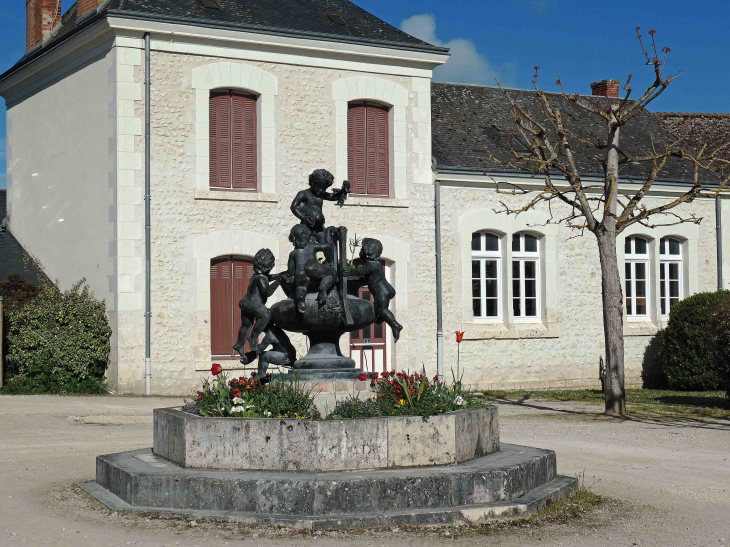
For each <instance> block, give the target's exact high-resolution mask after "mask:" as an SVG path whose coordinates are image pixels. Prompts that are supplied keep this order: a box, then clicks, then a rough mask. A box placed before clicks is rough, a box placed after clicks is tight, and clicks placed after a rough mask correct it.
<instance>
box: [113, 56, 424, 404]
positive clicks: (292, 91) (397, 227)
mask: <svg viewBox="0 0 730 547" xmlns="http://www.w3.org/2000/svg"><path fill="white" fill-rule="evenodd" d="M221 61H222V59H221V58H213V57H203V56H191V55H182V54H174V53H164V52H156V51H153V55H152V74H153V75H154V76H153V86H152V99H151V100H152V150H151V154H152V198H151V204H152V295H153V296H152V310H153V311H152V319H153V324H152V363H153V391H154V392H155V393H185V392H189V391H190V390H192V389H193V388H195V387H196V386H197V385H198V384H199V381H200V377H201V376H202V375H205V374H206V372H204V371H207V370H209V369H210V365H211V357H210V309H209V308H210V296H209V283H210V281H209V278H208V276H209V273H208V272H209V259H210V258H212V257H215V256H222V255H237V256H249V257H250V256H252V255H253V253H255V251H256V250H257V249H258V248H260V247H263V246H268V247H269V248H271V250H272V251H273V252H274V254H275V255H276V258H277V266H276V269H275V270H274V271H281V270H282V269H284V268H285V267H286V261H287V258H288V254H289V251H290V250H291V245H290V243H289V241H288V239H287V238H288V233H289V230H290V228H291V226H293V225H294V224H295V223H296V219H295V218H294V216H293V215H292V214H291V212H290V211H289V205H290V203H291V200H292V199H293V197H294V195H295V194H296V192H298V191H299V190H301V189H303V188H305V187H306V184H307V177H308V175H309V173H310V172H311V171H312V170H314V169H316V168H320V167H325V168H328V169H330V170H331V171H332V172H333V173H334V172H335V171H336V165H337V150H336V149H337V147H336V144H335V141H336V127H337V116H338V113H339V114H341V113H340V112H338V107H337V101H336V100H335V97H334V91H333V89H334V88H335V87H336V86H335V82H338V81H340V80H342V79H347V78H351V77H356V80H357V79H362V80H363V81H364V82H365V88H364V89H365V91H364V92H365V93H368V92H369V90H370V88H369V87H368V85H371V87H372V89H375V88H376V87H383V82H385V84H388V83H392V84H394V85H393V88H398V87H400V88H402V89H403V90H404V94H405V96H402V97H400V98H399V101H401V103H402V104H404V105H406V106H405V107H404V108H402V110H401V111H400V113H399V114H398V115H402V116H404V118H405V123H404V124H403V129H404V130H405V132H406V138H405V139H404V140H405V150H396V151H395V152H396V154H399V155H400V157H401V158H402V159H400V160H396V159H395V158H394V161H393V165H395V161H398V162H399V163H398V166H399V167H400V165H401V163H402V162H405V163H404V166H403V167H402V169H403V171H402V173H403V175H404V176H405V193H404V195H402V196H400V199H395V198H392V199H374V198H371V199H366V198H357V197H353V198H351V199H350V200H348V204H347V205H346V206H345V207H343V208H342V209H340V208H338V207H336V205H334V204H333V203H326V204H325V215H326V217H327V223H328V225H345V226H347V227H348V229H349V233H350V235H351V236H354V235H355V234H356V235H357V236H358V237H376V238H379V239H381V241H383V244H384V252H383V258H385V259H386V260H387V261H392V262H393V263H394V268H393V270H394V281H395V283H394V284H395V287H396V290H397V291H398V296H397V297H396V300H395V301H394V303H393V306H394V309H395V313H396V315H397V317H398V320H399V321H400V322H401V323H403V325H404V326H405V330H404V331H403V334H402V336H401V339H400V341H399V342H398V343H397V344H391V346H392V350H393V355H392V360H391V365H392V367H393V368H398V369H405V368H410V369H411V370H413V369H416V368H418V369H420V368H421V367H422V366H426V367H427V368H428V369H429V370H433V369H435V355H436V351H435V320H436V313H435V283H434V279H435V272H434V263H433V256H434V244H433V231H434V225H433V222H434V221H433V187H432V185H431V178H430V177H424V176H423V173H424V170H423V163H424V161H425V160H424V158H426V160H428V159H429V158H430V118H429V117H428V116H426V117H425V119H424V116H423V113H422V112H421V110H424V109H425V110H426V111H427V112H428V108H429V105H430V100H429V99H430V98H426V99H424V97H423V96H422V95H423V93H422V90H423V89H426V90H427V89H428V79H425V78H415V77H399V76H389V75H380V74H378V75H373V74H362V73H356V72H351V71H345V70H334V69H325V68H311V67H304V66H297V65H284V64H274V63H260V62H248V61H231V63H232V64H237V65H245V66H250V67H252V70H254V71H255V70H256V69H258V70H259V71H261V72H263V73H266V74H270V75H272V76H273V77H274V78H275V80H276V83H277V85H276V94H275V95H274V96H273V100H274V116H273V117H274V123H275V126H274V130H273V140H274V144H275V147H276V149H275V158H276V163H275V177H274V185H275V186H274V189H275V191H274V192H270V191H268V192H258V193H251V194H246V193H240V192H236V193H226V192H210V191H201V189H200V188H197V187H196V185H198V180H197V178H198V177H197V176H196V172H199V170H200V167H199V165H198V164H199V163H200V162H201V161H202V158H201V153H200V147H199V144H198V141H197V140H196V123H197V122H198V121H199V113H200V108H199V107H200V106H201V105H200V102H199V99H198V98H197V91H196V89H195V87H194V85H193V72H194V70H195V69H198V68H200V67H205V66H209V65H219V64H220V63H221ZM244 70H245V69H244ZM135 74H136V78H137V81H138V82H141V81H143V78H144V74H143V72H142V67H137V69H136V72H135ZM378 82H380V83H378ZM213 83H214V84H215V82H213ZM224 85H225V82H224ZM359 98H368V97H367V96H365V97H359ZM196 101H197V104H196ZM424 101H425V105H424ZM345 104H346V103H345ZM135 105H136V107H135V112H136V114H139V113H140V112H143V110H142V109H143V107H144V105H143V103H142V102H141V101H138V102H136V103H135ZM424 134H426V135H428V138H429V140H428V144H429V149H428V150H425V149H424V148H423V147H424V144H423V142H420V141H423V137H422V135H424ZM419 137H420V141H419V142H418V143H416V141H417V140H418V139H419ZM137 139H138V140H137V145H138V148H137V150H143V148H144V147H143V144H144V143H143V140H142V136H141V135H140V136H139V137H137ZM414 143H415V145H414ZM425 181H427V182H428V184H423V182H425ZM340 182H341V181H340V180H338V181H337V185H339V184H340ZM136 291H137V293H138V294H139V295H140V297H141V296H142V295H143V292H142V291H143V286H141V285H139V284H137V285H136ZM276 297H282V295H280V294H278V293H277V295H275V298H276ZM142 302H143V300H142ZM138 315H139V314H138ZM135 325H136V328H135V329H130V331H129V332H128V333H127V335H126V339H127V340H129V341H131V343H133V344H135V346H136V347H137V348H140V347H141V344H142V342H143V340H144V331H143V321H140V322H138V323H136V324H135ZM345 339H346V336H345V337H343V340H345ZM135 340H136V342H135ZM294 342H295V345H297V347H298V350H299V351H300V352H302V351H303V350H305V347H304V340H303V337H301V336H295V338H294ZM343 349H345V348H343ZM139 357H140V355H139V351H134V352H130V354H129V355H128V358H127V360H126V361H125V362H124V363H122V362H120V365H119V376H118V380H119V383H118V385H119V388H120V389H121V390H123V391H127V392H129V391H133V392H140V391H141V390H142V389H143V382H141V379H142V376H141V374H140V373H141V371H142V370H143V365H144V363H143V360H141V359H140V358H139ZM221 363H222V364H223V365H224V367H225V366H226V365H234V364H237V361H221Z"/></svg>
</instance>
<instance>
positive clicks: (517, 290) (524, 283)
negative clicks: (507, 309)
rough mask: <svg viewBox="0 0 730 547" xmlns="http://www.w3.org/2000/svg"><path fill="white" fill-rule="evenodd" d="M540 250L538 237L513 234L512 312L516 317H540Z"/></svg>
mask: <svg viewBox="0 0 730 547" xmlns="http://www.w3.org/2000/svg"><path fill="white" fill-rule="evenodd" d="M539 272H540V251H539V249H538V241H537V237H535V236H533V235H530V234H515V235H514V236H512V313H513V315H514V317H515V319H539V318H540V299H539V296H538V295H539V291H538V287H539V281H540V273H539Z"/></svg>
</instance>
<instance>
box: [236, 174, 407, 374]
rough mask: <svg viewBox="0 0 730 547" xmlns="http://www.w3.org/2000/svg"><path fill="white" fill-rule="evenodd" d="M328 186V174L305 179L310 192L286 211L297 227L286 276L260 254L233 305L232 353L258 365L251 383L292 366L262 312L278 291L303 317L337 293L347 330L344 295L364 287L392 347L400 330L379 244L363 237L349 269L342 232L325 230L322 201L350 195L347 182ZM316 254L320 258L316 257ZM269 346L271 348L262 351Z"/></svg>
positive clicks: (285, 343) (284, 343)
mask: <svg viewBox="0 0 730 547" xmlns="http://www.w3.org/2000/svg"><path fill="white" fill-rule="evenodd" d="M333 183H334V177H333V176H332V174H331V173H330V172H329V171H327V170H325V169H317V170H315V171H314V172H312V174H311V175H310V176H309V188H307V189H305V190H302V191H300V192H299V193H297V195H296V196H295V198H294V200H293V201H292V204H291V211H292V213H293V214H294V216H295V217H297V219H299V221H300V223H299V224H297V225H296V226H294V227H293V228H292V229H291V232H290V234H289V241H290V242H291V243H292V245H293V246H294V249H293V250H292V251H291V252H290V253H289V259H288V261H287V270H286V271H285V272H281V273H279V274H272V273H271V270H273V269H274V266H275V263H276V259H275V257H274V254H273V253H272V252H271V251H270V250H269V249H260V250H259V251H258V252H257V253H256V256H255V257H254V260H253V269H254V275H253V277H252V278H251V281H250V283H249V286H248V290H247V292H246V295H245V296H244V297H243V298H242V299H241V301H240V302H239V304H238V305H239V307H240V308H241V328H240V329H239V331H238V340H237V341H236V344H235V345H234V346H233V348H234V349H235V350H236V351H237V352H238V353H239V354H240V355H241V363H243V364H244V365H245V364H248V363H251V362H253V361H254V360H256V359H258V360H259V364H258V370H257V372H256V374H255V375H254V378H256V379H261V378H263V377H264V376H265V375H266V371H267V369H268V367H269V365H270V364H273V365H278V366H289V367H291V366H294V363H295V361H296V351H295V349H294V347H293V346H292V344H291V342H290V340H289V337H288V336H287V334H286V333H285V332H284V330H283V329H282V328H281V326H278V325H276V324H275V323H276V322H275V321H272V314H271V311H270V310H269V308H267V307H266V302H267V300H268V298H269V297H270V296H272V295H273V294H274V292H275V291H276V289H277V288H279V287H281V288H282V290H283V291H284V293H285V294H286V296H287V297H288V298H290V299H293V301H294V305H295V307H296V310H297V313H299V314H302V315H303V314H305V313H307V312H308V310H307V306H317V307H322V306H324V305H325V303H326V302H327V299H328V296H329V295H330V293H331V292H332V291H338V292H339V295H338V296H339V299H340V300H339V301H341V304H342V306H341V310H342V311H341V313H342V315H343V317H342V321H343V323H344V324H345V325H348V324H351V323H352V320H351V319H350V318H349V310H348V296H347V294H348V290H350V291H352V290H353V288H359V287H360V286H364V285H367V286H368V290H369V291H370V294H371V295H372V297H373V306H374V312H375V317H374V318H375V321H376V322H378V323H380V322H382V321H385V322H386V323H387V324H388V325H389V326H390V328H391V330H392V332H393V340H394V341H396V342H397V341H398V338H399V336H400V332H401V330H402V329H403V327H402V326H401V325H400V323H398V321H396V318H395V316H394V315H393V312H392V311H390V309H389V305H390V301H391V300H392V299H393V298H394V297H395V289H394V288H393V286H392V285H391V284H390V283H388V280H387V279H386V277H385V272H384V270H383V266H382V264H381V260H380V255H381V253H382V251H383V246H382V244H381V243H380V241H378V240H377V239H371V238H364V239H363V240H362V242H361V245H360V261H361V264H360V265H358V266H356V267H351V266H349V264H348V262H347V255H346V249H347V229H346V228H344V227H339V228H336V227H334V226H329V227H327V226H325V217H324V213H323V212H322V206H323V203H324V201H325V200H326V201H334V202H336V203H337V204H338V205H339V206H340V207H342V205H343V204H344V202H345V200H346V199H347V195H348V193H349V191H350V183H349V182H348V181H344V182H343V184H342V188H340V189H336V190H334V191H332V192H329V191H328V190H329V188H330V187H331V186H332V185H333ZM319 253H321V254H322V255H323V256H322V257H321V258H320V257H318V254H319ZM353 280H355V281H354V282H353ZM310 292H311V293H313V294H316V297H315V298H313V299H312V301H310V302H309V303H308V301H307V294H309V293H310ZM262 335H263V337H262ZM259 338H261V340H260V342H259ZM246 343H248V346H249V348H250V351H248V352H246V351H245V349H244V348H245V345H246ZM269 347H271V349H269V350H268V351H267V348H269Z"/></svg>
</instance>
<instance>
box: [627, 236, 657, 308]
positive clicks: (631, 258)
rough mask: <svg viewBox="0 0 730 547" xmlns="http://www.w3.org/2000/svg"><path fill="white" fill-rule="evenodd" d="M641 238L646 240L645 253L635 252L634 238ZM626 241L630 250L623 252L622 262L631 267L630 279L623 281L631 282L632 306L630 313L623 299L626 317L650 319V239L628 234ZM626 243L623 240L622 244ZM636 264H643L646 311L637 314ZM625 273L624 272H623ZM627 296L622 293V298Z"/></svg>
mask: <svg viewBox="0 0 730 547" xmlns="http://www.w3.org/2000/svg"><path fill="white" fill-rule="evenodd" d="M637 238H639V239H642V240H643V241H645V242H646V253H643V254H638V253H636V239H637ZM626 241H628V242H629V246H630V252H624V263H625V264H627V265H629V268H630V269H631V279H630V280H629V279H625V280H624V282H625V283H630V284H631V297H630V298H631V300H632V306H631V313H629V310H628V306H626V302H625V300H624V306H625V307H626V319H627V320H628V321H632V322H633V321H650V320H651V305H652V303H651V300H652V299H651V286H652V285H651V260H650V254H649V248H650V246H651V241H650V240H649V239H648V238H646V237H643V236H640V235H632V236H628V237H627V238H626ZM625 244H626V243H625V242H624V245H625ZM636 264H644V272H645V278H644V283H645V286H644V293H645V296H644V297H643V298H645V299H646V306H645V307H646V313H645V314H641V315H639V314H637V313H636ZM624 275H625V272H624ZM626 292H627V291H626V285H624V293H626ZM627 298H629V296H628V295H627V294H624V299H627Z"/></svg>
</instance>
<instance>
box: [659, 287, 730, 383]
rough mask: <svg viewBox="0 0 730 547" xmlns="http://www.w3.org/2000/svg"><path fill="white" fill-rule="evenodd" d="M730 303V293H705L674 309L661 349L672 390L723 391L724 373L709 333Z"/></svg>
mask: <svg viewBox="0 0 730 547" xmlns="http://www.w3.org/2000/svg"><path fill="white" fill-rule="evenodd" d="M728 300H730V291H725V290H723V291H717V292H705V293H698V294H695V295H692V296H690V297H688V298H685V299H684V300H682V301H680V302H678V303H677V304H675V305H674V306H673V307H672V310H671V312H670V314H669V323H668V325H667V328H666V329H664V331H663V333H662V340H661V346H660V348H659V356H660V358H661V361H662V367H663V369H664V373H665V374H666V377H667V381H668V383H669V387H670V388H671V389H681V390H711V389H720V383H721V380H720V374H719V371H718V369H717V366H716V361H715V356H714V349H713V347H714V346H713V342H712V337H711V336H710V335H709V333H710V328H711V323H712V318H713V316H714V315H715V313H717V310H718V308H719V306H720V305H721V304H722V303H723V302H727V301H728Z"/></svg>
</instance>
